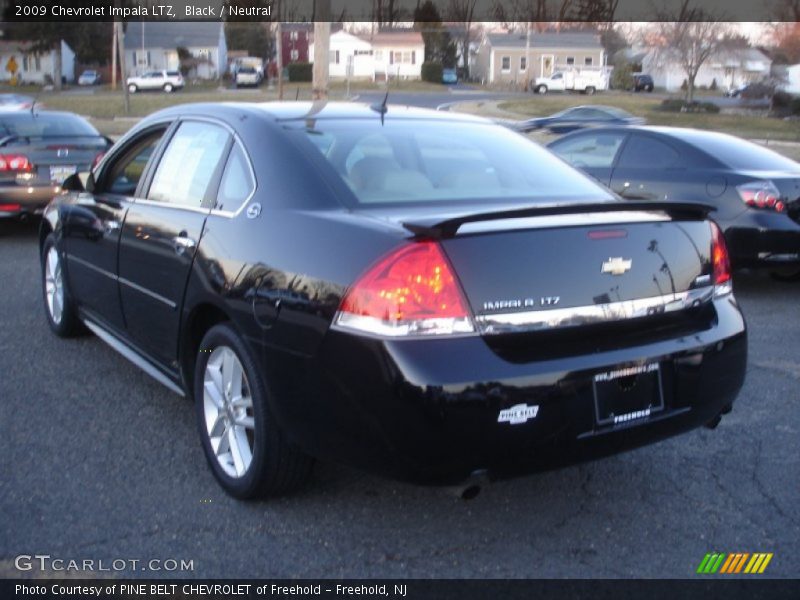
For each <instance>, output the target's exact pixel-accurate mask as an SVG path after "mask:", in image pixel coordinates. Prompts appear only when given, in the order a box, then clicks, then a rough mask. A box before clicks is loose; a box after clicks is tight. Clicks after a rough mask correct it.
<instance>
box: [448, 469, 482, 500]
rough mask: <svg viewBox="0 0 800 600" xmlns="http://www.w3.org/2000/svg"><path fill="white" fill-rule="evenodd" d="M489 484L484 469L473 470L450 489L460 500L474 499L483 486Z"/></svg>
mask: <svg viewBox="0 0 800 600" xmlns="http://www.w3.org/2000/svg"><path fill="white" fill-rule="evenodd" d="M487 485H489V474H488V473H487V471H486V470H485V469H479V470H477V471H473V472H472V473H471V474H470V476H469V477H467V478H466V480H464V481H463V482H462V483H460V484H459V485H456V486H454V487H451V488H450V490H451V492H453V493H454V494H455V496H456V497H458V498H460V499H461V500H474V499H475V498H477V497H478V494H480V493H481V491H482V490H483V488H484V487H485V486H487Z"/></svg>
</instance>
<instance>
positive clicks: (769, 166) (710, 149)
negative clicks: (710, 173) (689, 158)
mask: <svg viewBox="0 0 800 600" xmlns="http://www.w3.org/2000/svg"><path fill="white" fill-rule="evenodd" d="M681 139H684V140H686V141H687V142H690V143H692V144H694V145H695V146H697V147H698V148H699V149H701V150H703V151H704V152H706V153H707V154H710V155H711V156H713V157H714V158H716V159H717V160H718V161H719V162H721V163H722V164H723V165H725V166H727V167H730V168H731V169H741V170H745V171H792V172H796V173H800V164H798V163H796V162H794V161H793V160H791V159H788V158H786V157H785V156H783V155H782V154H778V153H777V152H774V151H772V150H769V149H767V148H764V147H763V146H759V145H758V144H754V143H753V142H748V141H746V140H742V139H739V138H736V137H733V136H729V135H704V134H700V135H699V136H694V135H692V134H688V133H687V134H684V135H682V136H681Z"/></svg>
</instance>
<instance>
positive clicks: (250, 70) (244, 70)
mask: <svg viewBox="0 0 800 600" xmlns="http://www.w3.org/2000/svg"><path fill="white" fill-rule="evenodd" d="M255 72H256V70H255V69H254V68H253V67H242V68H241V69H239V73H255Z"/></svg>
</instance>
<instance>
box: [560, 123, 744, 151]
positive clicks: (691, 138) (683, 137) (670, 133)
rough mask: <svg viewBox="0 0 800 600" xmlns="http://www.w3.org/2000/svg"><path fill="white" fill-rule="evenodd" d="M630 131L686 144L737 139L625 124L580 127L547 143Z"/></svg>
mask: <svg viewBox="0 0 800 600" xmlns="http://www.w3.org/2000/svg"><path fill="white" fill-rule="evenodd" d="M631 131H642V132H645V133H655V134H659V135H663V136H666V137H671V138H674V139H676V140H680V141H682V142H686V143H688V144H692V145H696V144H701V143H702V142H703V141H704V140H712V139H716V140H720V139H726V140H738V139H739V138H737V137H736V136H733V135H730V134H727V133H719V132H717V131H706V130H703V129H690V128H688V127H666V126H659V125H627V126H619V125H617V126H611V127H593V128H592V129H582V130H579V131H575V132H573V133H569V134H567V135H565V136H562V137H560V138H558V139H556V140H553V141H552V142H550V144H548V146H549V145H551V144H555V143H558V142H559V141H560V140H563V139H565V138H567V137H570V138H571V137H578V136H579V135H582V134H583V135H585V134H596V133H629V132H631Z"/></svg>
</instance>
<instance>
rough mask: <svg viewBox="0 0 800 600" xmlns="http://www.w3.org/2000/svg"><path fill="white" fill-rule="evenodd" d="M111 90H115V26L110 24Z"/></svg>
mask: <svg viewBox="0 0 800 600" xmlns="http://www.w3.org/2000/svg"><path fill="white" fill-rule="evenodd" d="M111 32H112V35H111V89H112V90H114V91H116V90H117V24H116V22H114V23H112V24H111Z"/></svg>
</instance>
